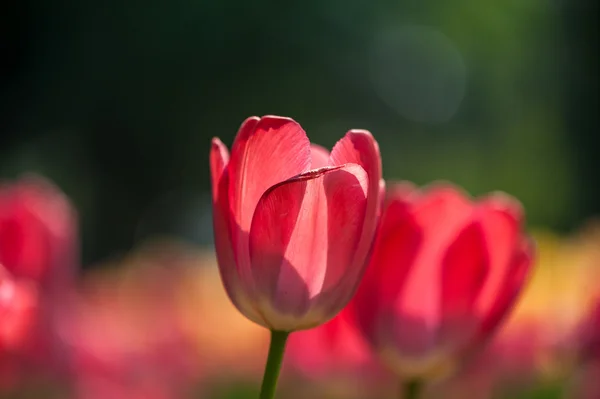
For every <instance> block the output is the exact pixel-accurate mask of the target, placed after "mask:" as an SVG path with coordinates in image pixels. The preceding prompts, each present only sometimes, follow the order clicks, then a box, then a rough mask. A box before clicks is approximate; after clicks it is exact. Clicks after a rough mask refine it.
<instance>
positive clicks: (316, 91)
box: [0, 0, 600, 265]
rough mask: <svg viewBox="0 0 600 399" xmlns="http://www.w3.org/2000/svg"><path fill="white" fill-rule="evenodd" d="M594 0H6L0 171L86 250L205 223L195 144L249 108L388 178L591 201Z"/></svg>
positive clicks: (201, 145) (573, 217)
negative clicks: (72, 227) (360, 136)
mask: <svg viewBox="0 0 600 399" xmlns="http://www.w3.org/2000/svg"><path fill="white" fill-rule="evenodd" d="M597 8H598V3H597V2H596V1H592V0H573V1H563V0H527V1H522V0H519V1H517V0H515V1H492V0H487V1H475V0H455V1H452V2H442V1H433V0H427V1H420V2H415V1H402V0H395V1H361V0H351V1H346V0H344V1H341V0H329V1H304V2H293V1H290V2H283V3H281V2H270V1H258V2H241V1H239V2H236V1H234V2H220V1H189V0H175V1H171V2H163V1H154V0H149V1H145V2H143V3H141V2H135V1H130V2H122V1H112V0H107V1H102V2H97V1H91V0H77V1H63V2H59V3H57V2H49V1H16V0H6V1H4V2H3V4H2V8H1V10H2V12H1V13H0V18H1V19H0V21H2V22H1V23H0V46H1V47H0V49H1V54H2V62H1V63H0V64H1V65H0V68H1V69H0V134H1V136H0V171H1V174H2V176H3V177H11V176H16V175H17V174H19V173H20V172H23V171H37V172H39V173H41V174H43V175H45V176H47V177H49V178H50V179H52V180H53V181H55V182H56V183H57V184H58V185H59V186H60V187H61V188H62V189H63V190H64V191H65V192H66V193H67V194H68V195H69V197H71V198H72V200H73V202H74V203H75V205H76V207H77V208H78V209H79V212H80V215H81V221H80V222H81V226H82V232H83V259H84V264H86V265H89V264H93V263H95V262H96V261H99V260H101V259H104V258H105V257H106V256H108V255H110V254H113V253H119V252H121V251H125V250H127V249H129V248H131V247H132V246H133V245H134V243H135V242H136V241H138V240H140V239H142V238H143V237H146V236H148V235H154V234H157V233H165V232H166V233H174V234H177V235H178V236H181V237H184V238H186V239H189V240H191V241H192V242H194V243H198V244H200V245H208V244H209V243H210V239H211V238H210V235H211V234H210V228H209V226H210V216H209V212H210V211H209V201H208V197H207V195H206V194H207V192H208V190H209V173H208V149H209V142H210V139H211V138H212V137H213V136H219V137H220V138H221V139H222V140H223V141H224V142H225V143H227V144H228V145H230V144H231V142H232V140H233V137H234V135H235V133H236V131H237V128H238V127H239V125H240V123H241V122H242V121H243V120H244V119H245V118H246V117H247V116H250V115H259V116H260V115H264V114H276V115H286V116H291V117H293V118H295V119H296V120H297V121H299V122H300V124H301V125H302V126H303V127H304V129H305V130H306V131H307V133H308V135H309V137H310V138H311V140H312V141H314V142H317V143H320V144H322V145H325V146H331V145H332V144H334V143H335V141H336V140H337V139H338V138H339V137H340V136H341V135H342V134H343V133H344V132H345V131H346V130H348V129H350V128H364V129H369V130H370V131H372V132H373V134H374V135H375V136H376V138H377V140H378V141H379V143H380V145H381V148H382V152H383V159H384V162H385V164H384V169H385V175H386V177H387V178H401V179H409V180H413V181H416V182H418V183H426V182H429V181H431V180H434V179H450V180H452V181H454V182H456V183H458V184H460V185H463V186H465V187H466V188H467V189H468V190H469V191H470V192H472V193H474V194H478V193H482V192H485V191H489V190H498V189H500V190H505V191H508V192H509V193H511V194H513V195H515V196H517V197H518V198H520V199H521V200H522V201H523V203H524V205H525V207H526V209H527V213H528V216H529V220H530V222H531V223H532V224H535V225H544V226H551V227H553V228H558V229H561V230H565V229H566V230H569V229H572V228H574V227H575V226H577V225H578V224H579V223H580V222H581V221H582V220H584V219H585V218H586V217H589V216H590V215H593V214H597V213H598V212H599V210H600V175H599V174H600V164H599V163H600V157H598V156H597V152H598V149H599V148H600V135H599V134H598V118H597V106H598V75H597V72H596V69H597V63H598V55H597V54H598V53H597V45H598V35H597V24H596V19H595V18H596V12H595V11H596V10H597Z"/></svg>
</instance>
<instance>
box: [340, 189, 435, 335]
mask: <svg viewBox="0 0 600 399" xmlns="http://www.w3.org/2000/svg"><path fill="white" fill-rule="evenodd" d="M411 195H412V190H410V189H409V187H408V186H402V187H400V186H395V187H393V188H391V191H390V195H389V196H388V201H387V205H386V208H385V210H384V213H383V219H382V223H381V226H380V228H379V231H378V233H377V237H376V239H375V244H374V250H373V254H372V256H371V260H370V263H369V266H368V267H367V270H366V272H365V275H364V277H363V279H362V282H361V284H360V286H359V288H358V291H357V293H356V296H355V297H354V299H353V301H352V306H353V307H354V310H355V313H356V317H357V320H358V322H359V323H360V325H361V328H362V329H363V331H372V329H375V328H377V322H376V317H377V315H378V314H380V313H381V312H386V311H389V312H393V311H394V310H393V308H394V303H395V302H396V300H397V298H398V297H400V296H401V295H402V292H403V286H404V283H405V282H406V279H407V276H408V274H409V272H410V270H411V267H412V265H413V264H414V261H415V258H416V256H417V254H418V253H419V250H420V247H421V244H422V239H423V235H422V232H421V230H420V228H419V226H418V225H417V224H416V223H415V221H414V218H413V217H412V216H411V214H410V197H411ZM386 307H387V308H388V309H386ZM369 335H371V334H369ZM371 336H373V335H371Z"/></svg>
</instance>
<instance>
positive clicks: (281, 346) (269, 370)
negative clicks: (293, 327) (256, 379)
mask: <svg viewBox="0 0 600 399" xmlns="http://www.w3.org/2000/svg"><path fill="white" fill-rule="evenodd" d="M289 335H290V333H289V332H286V331H271V345H270V346H269V356H268V357H267V365H266V366H265V374H264V377H263V382H262V387H261V388H260V397H259V399H273V398H274V397H275V389H276V388H277V379H278V378H279V370H280V369H281V362H282V360H283V353H284V352H285V343H286V342H287V338H288V336H289Z"/></svg>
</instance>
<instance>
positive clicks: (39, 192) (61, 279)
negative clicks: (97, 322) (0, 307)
mask: <svg viewBox="0 0 600 399" xmlns="http://www.w3.org/2000/svg"><path fill="white" fill-rule="evenodd" d="M76 234H77V229H76V216H75V211H74V210H73V208H72V207H71V205H70V203H69V201H68V199H67V198H66V197H65V196H64V195H63V194H62V193H61V192H60V191H59V190H58V189H57V188H56V187H55V186H54V185H52V184H51V183H50V182H48V181H46V180H44V179H43V178H41V177H37V176H31V175H30V176H26V177H23V178H21V179H19V180H17V181H15V182H2V183H0V264H1V265H2V268H3V270H4V271H3V272H4V273H6V275H7V276H9V279H10V281H11V282H10V284H9V285H4V286H5V287H9V288H4V291H3V292H4V295H8V294H7V293H10V295H9V296H10V297H12V298H13V299H14V300H13V305H11V306H12V307H11V308H10V314H11V315H12V316H11V318H8V317H2V319H0V330H3V331H4V333H6V332H7V331H8V332H10V334H11V335H12V338H11V341H12V342H16V341H19V342H20V344H19V345H18V347H17V346H15V345H13V346H12V351H11V354H12V355H11V356H13V357H14V358H15V359H18V361H11V362H10V363H11V364H12V369H11V370H8V371H6V372H7V373H10V374H15V375H23V376H26V377H27V378H30V377H31V376H32V375H33V374H34V373H33V372H32V369H33V368H35V369H36V371H40V372H44V373H45V372H51V373H55V372H56V371H58V370H61V371H63V370H64V368H63V367H62V366H64V364H62V360H63V353H62V348H60V341H59V340H58V339H57V337H56V336H55V334H54V332H55V331H54V323H55V320H56V316H57V314H58V313H59V312H60V311H61V309H63V308H64V307H65V305H66V303H65V301H64V299H65V294H66V293H67V292H68V291H69V289H70V288H71V285H72V283H73V279H74V277H75V267H76V266H77V263H76V258H77V238H76V237H77V235H76ZM3 284H4V283H3ZM24 308H28V309H35V312H33V311H29V310H28V311H27V312H24V313H23V315H22V316H19V314H21V313H20V312H21V311H22V310H23V309H24ZM32 312H33V313H32ZM25 315H26V316H25ZM11 320H12V321H11ZM25 320H26V323H25ZM22 323H25V324H22ZM21 325H27V326H28V327H27V328H21V327H18V326H21ZM18 364H24V365H26V366H24V369H26V375H25V373H21V372H17V371H15V368H16V367H17V365H18ZM59 364H60V366H61V367H59ZM0 368H2V369H3V370H6V369H7V367H0ZM8 368H10V367H8ZM2 373H3V374H4V373H5V372H4V371H2ZM11 379H12V378H11Z"/></svg>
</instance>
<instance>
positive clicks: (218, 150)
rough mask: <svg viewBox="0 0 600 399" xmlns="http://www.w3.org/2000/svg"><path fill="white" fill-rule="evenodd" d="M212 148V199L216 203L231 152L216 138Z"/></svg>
mask: <svg viewBox="0 0 600 399" xmlns="http://www.w3.org/2000/svg"><path fill="white" fill-rule="evenodd" d="M211 144H212V145H211V148H210V177H211V183H212V197H213V202H216V201H215V200H216V198H217V196H218V193H219V182H220V181H221V176H222V175H223V172H224V171H225V168H226V167H227V164H228V163H229V151H227V147H226V146H225V144H223V142H221V140H219V138H217V137H214V138H213V139H212V143H211Z"/></svg>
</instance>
